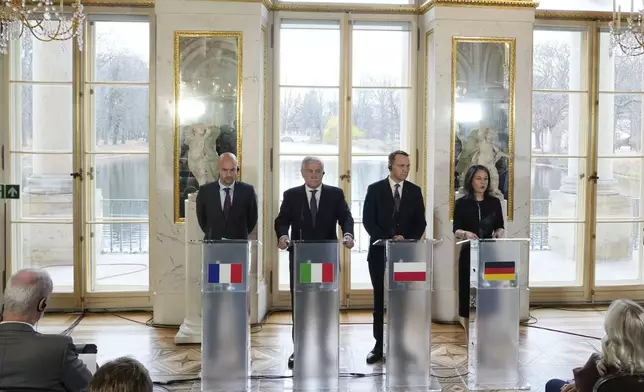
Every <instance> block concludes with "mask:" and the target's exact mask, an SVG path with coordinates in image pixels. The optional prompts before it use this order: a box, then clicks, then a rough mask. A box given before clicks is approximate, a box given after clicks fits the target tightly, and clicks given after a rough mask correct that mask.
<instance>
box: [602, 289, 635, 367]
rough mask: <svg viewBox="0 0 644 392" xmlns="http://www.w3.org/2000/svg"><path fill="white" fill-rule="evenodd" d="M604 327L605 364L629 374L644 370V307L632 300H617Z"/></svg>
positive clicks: (607, 313)
mask: <svg viewBox="0 0 644 392" xmlns="http://www.w3.org/2000/svg"><path fill="white" fill-rule="evenodd" d="M604 329H605V330H606V336H604V338H603V339H602V361H603V362H604V364H605V365H606V366H611V367H614V368H616V369H617V370H619V371H623V372H627V373H638V372H644V308H642V307H641V306H640V305H638V304H637V303H635V302H633V301H631V300H629V299H618V300H615V301H613V303H612V304H611V305H610V306H609V307H608V310H607V311H606V318H605V320H604Z"/></svg>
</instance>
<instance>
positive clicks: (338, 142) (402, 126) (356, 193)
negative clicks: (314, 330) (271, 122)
mask: <svg viewBox="0 0 644 392" xmlns="http://www.w3.org/2000/svg"><path fill="white" fill-rule="evenodd" d="M320 17H321V18H322V16H320ZM324 18H325V19H299V18H298V19H295V18H293V19H290V18H288V17H284V16H283V15H279V14H278V15H277V17H276V20H278V21H279V22H278V23H279V33H278V34H279V38H278V40H277V45H276V52H277V53H279V55H278V61H277V64H276V69H277V70H278V71H277V72H276V74H277V78H278V79H277V80H278V84H277V88H276V90H277V91H276V97H275V99H276V101H278V100H279V101H278V102H279V112H278V113H279V115H277V114H276V119H275V129H276V130H279V132H275V133H276V140H275V141H274V143H275V144H274V145H276V146H277V148H276V149H277V151H278V154H277V155H276V159H275V165H274V166H275V167H276V169H275V170H274V172H275V173H276V177H275V179H276V181H278V183H279V187H277V188H278V189H277V190H276V194H275V195H274V197H275V199H276V200H279V202H278V203H277V204H276V205H275V206H274V216H276V215H277V213H278V211H279V207H280V205H281V198H282V195H283V193H284V191H285V190H286V189H288V188H291V187H294V186H299V185H302V183H303V181H302V176H301V174H300V169H301V166H300V165H301V161H302V159H303V158H304V157H305V156H306V155H314V156H317V157H319V158H321V159H322V160H323V161H324V165H325V172H326V174H325V176H324V183H325V184H328V185H334V186H339V187H341V188H342V189H343V190H344V192H345V197H346V198H347V203H348V204H349V206H350V208H351V212H352V214H353V218H354V221H355V227H354V231H355V240H356V241H355V247H354V248H353V249H352V251H348V250H344V251H343V252H342V255H343V257H342V269H341V281H340V283H341V293H340V297H341V301H342V304H341V305H342V306H343V307H350V306H364V305H369V304H370V303H371V302H372V300H373V299H372V288H371V280H370V277H369V268H368V265H367V251H368V249H369V236H368V235H367V233H366V231H365V230H364V227H363V225H362V208H363V201H364V197H365V193H366V190H367V187H368V186H369V184H371V183H373V182H375V181H378V180H381V179H384V178H386V177H387V176H388V170H387V157H388V155H389V153H391V152H392V151H394V150H397V149H405V150H407V149H408V148H409V145H410V142H409V136H410V135H411V134H413V131H412V130H413V129H414V127H413V121H412V118H413V116H414V111H413V109H412V107H413V99H412V97H411V94H412V88H411V86H412V79H413V78H412V77H411V75H412V69H415V68H414V65H413V64H412V63H411V60H410V59H411V57H412V56H411V48H412V46H413V43H412V34H411V31H412V28H411V22H409V21H406V20H401V21H396V20H393V21H392V20H391V17H387V18H386V19H384V20H386V21H384V22H383V21H378V22H376V21H372V20H368V19H362V18H361V17H355V16H349V15H337V16H335V15H325V16H324ZM400 59H403V61H401V60H400ZM341 103H342V104H341ZM349 119H350V120H349ZM349 129H350V131H349ZM411 153H412V155H414V154H415V152H411ZM413 159H417V158H416V157H414V158H413ZM410 179H411V178H410ZM339 234H340V233H339ZM274 275H275V274H274ZM273 279H275V277H274V278H273ZM273 290H275V285H273ZM276 291H277V297H276V298H275V303H277V304H279V305H287V304H288V303H289V302H288V301H289V293H288V292H289V271H288V253H287V252H284V251H280V252H279V265H278V268H277V290H276Z"/></svg>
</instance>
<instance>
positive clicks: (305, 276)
mask: <svg viewBox="0 0 644 392" xmlns="http://www.w3.org/2000/svg"><path fill="white" fill-rule="evenodd" d="M333 278H334V276H333V263H310V264H300V283H333Z"/></svg>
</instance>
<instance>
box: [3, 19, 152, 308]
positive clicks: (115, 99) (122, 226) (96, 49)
mask: <svg viewBox="0 0 644 392" xmlns="http://www.w3.org/2000/svg"><path fill="white" fill-rule="evenodd" d="M86 27H87V34H86V36H87V37H86V38H85V43H84V49H83V51H82V52H81V51H79V50H78V47H77V42H76V41H75V40H68V41H62V42H43V41H40V40H38V39H36V38H34V37H33V36H32V35H31V34H24V35H23V37H22V38H21V40H20V41H16V42H12V43H11V45H10V53H9V56H8V61H9V64H10V67H9V69H10V72H9V79H10V80H9V86H10V94H9V97H10V99H9V110H8V113H10V120H9V123H10V132H9V158H10V160H9V163H10V167H9V173H10V174H9V178H8V181H7V182H8V183H10V184H17V185H19V186H20V193H21V195H20V199H18V200H16V201H11V202H8V203H7V205H8V217H9V231H8V233H7V237H8V241H7V243H8V244H9V247H10V252H9V253H8V254H9V255H10V259H11V261H10V263H8V264H9V266H10V267H9V270H8V271H7V273H8V274H11V273H13V272H15V271H17V270H19V269H21V268H26V267H36V268H44V269H46V270H47V271H48V272H49V273H50V275H51V276H52V279H53V281H54V296H53V304H51V306H52V307H53V308H66V309H84V308H92V307H98V308H106V307H110V308H114V307H119V306H123V307H133V306H148V305H149V304H150V302H149V260H148V255H149V229H148V227H149V213H148V208H149V207H148V200H149V191H148V190H149V174H148V173H149V164H148V161H149V147H148V146H149V137H148V135H149V82H150V80H149V75H150V32H149V31H150V25H149V22H148V18H147V17H146V16H141V17H138V16H128V17H126V18H125V19H124V18H122V17H114V16H100V17H99V18H97V17H96V16H95V15H88V22H87V26H86Z"/></svg>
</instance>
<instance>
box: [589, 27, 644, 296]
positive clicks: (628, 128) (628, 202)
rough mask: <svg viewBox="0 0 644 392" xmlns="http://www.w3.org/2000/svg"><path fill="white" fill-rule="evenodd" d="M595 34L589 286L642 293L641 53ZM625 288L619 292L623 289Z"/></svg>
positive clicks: (603, 292) (601, 292) (600, 292)
mask: <svg viewBox="0 0 644 392" xmlns="http://www.w3.org/2000/svg"><path fill="white" fill-rule="evenodd" d="M609 48H610V35H609V33H608V31H601V32H600V33H599V56H598V62H599V66H598V74H597V75H598V78H599V93H598V94H599V100H598V102H599V105H598V116H597V122H598V127H597V167H596V177H597V179H596V185H595V186H596V189H597V190H596V192H597V193H596V199H597V201H596V214H595V216H596V218H595V219H596V227H595V244H594V256H595V257H594V261H595V263H594V279H593V283H594V288H595V296H594V298H595V299H597V300H610V299H614V298H616V297H623V296H628V297H629V298H639V299H641V298H643V297H644V293H643V291H642V289H644V271H643V265H644V263H643V261H644V260H643V258H644V251H643V249H644V246H643V245H644V244H643V241H644V235H642V234H643V230H644V211H643V209H642V195H643V193H644V188H643V186H644V184H643V182H642V169H643V163H644V153H643V149H642V142H643V141H644V139H643V135H642V129H643V123H642V116H643V114H644V100H643V98H644V71H643V70H644V58H642V56H639V57H628V56H626V55H624V54H623V53H622V52H621V50H620V49H619V48H617V49H616V50H615V52H614V53H613V55H612V56H611V55H610V53H609ZM625 291H626V292H628V293H624V292H625Z"/></svg>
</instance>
